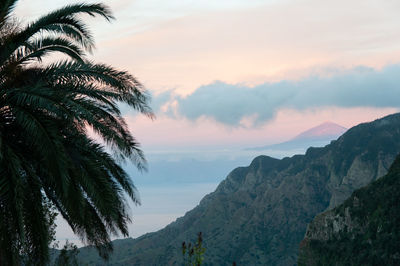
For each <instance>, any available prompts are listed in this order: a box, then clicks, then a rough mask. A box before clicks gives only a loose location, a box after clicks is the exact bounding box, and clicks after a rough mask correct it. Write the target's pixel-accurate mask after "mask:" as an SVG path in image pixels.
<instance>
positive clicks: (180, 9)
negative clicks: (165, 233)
mask: <svg viewBox="0 0 400 266" xmlns="http://www.w3.org/2000/svg"><path fill="white" fill-rule="evenodd" d="M77 2H80V1H71V0H69V1H68V0H37V1H30V0H20V1H19V3H18V6H17V9H16V12H17V14H18V16H19V17H20V18H22V21H24V22H28V21H31V20H34V19H35V18H37V17H38V16H39V15H41V14H44V13H46V12H49V11H51V10H54V9H56V8H58V7H61V6H63V5H66V4H71V3H77ZM88 2H90V1H88ZM102 2H103V3H105V4H107V5H109V6H110V7H111V8H112V10H113V11H114V15H115V17H116V20H114V21H112V23H107V22H105V21H103V20H102V19H101V18H88V19H87V23H88V24H89V26H90V27H91V29H92V30H93V33H94V36H95V39H96V43H97V49H96V50H95V51H94V54H93V55H92V57H93V59H94V60H95V61H97V62H103V63H107V64H110V65H112V66H114V67H116V68H119V69H124V70H128V71H129V72H131V73H132V74H134V75H135V76H136V77H137V78H138V79H139V80H140V81H141V82H142V83H143V84H144V85H145V87H146V88H147V89H148V90H149V92H150V93H151V95H152V96H153V101H152V107H153V109H154V110H155V112H156V115H157V119H156V120H154V121H151V120H149V119H147V118H145V117H142V116H137V114H136V113H134V112H132V111H130V110H129V109H127V108H125V107H122V108H123V110H124V113H125V116H126V118H127V121H128V123H129V126H130V128H131V130H132V133H133V135H134V136H135V137H137V139H138V140H139V141H140V142H141V143H142V146H143V149H144V151H145V152H148V153H150V154H151V152H155V151H176V150H190V149H198V148H199V147H210V149H211V148H218V149H223V148H246V147H252V146H257V145H259V146H260V145H261V146H262V145H265V144H270V143H276V142H280V141H285V140H287V139H290V138H291V137H293V136H295V135H297V134H298V133H300V132H301V131H304V130H306V129H308V128H311V127H313V126H316V125H318V124H320V123H322V122H325V121H332V122H335V123H337V124H340V125H342V126H344V127H347V128H349V127H351V126H354V125H356V124H358V123H360V122H366V121H371V120H373V119H376V118H379V117H382V116H384V115H386V114H390V113H394V112H396V111H397V110H399V107H400V15H399V14H400V1H398V0H385V1H382V0H353V1H348V0H326V1H320V0H251V1H249V0H218V1H205V0H196V1H195V0H170V1H165V0H105V1H102ZM207 189H209V187H207ZM143 191H146V188H145V189H143ZM153 193H155V192H154V191H153ZM201 196H202V195H200V194H199V195H198V196H197V198H196V199H195V200H192V201H196V200H198V199H200V198H201ZM174 215H175V214H174ZM139 220H140V219H139ZM166 220H168V219H166ZM168 221H169V220H168Z"/></svg>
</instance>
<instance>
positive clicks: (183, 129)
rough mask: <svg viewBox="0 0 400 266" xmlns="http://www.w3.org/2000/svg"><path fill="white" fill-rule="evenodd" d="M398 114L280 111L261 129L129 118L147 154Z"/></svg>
mask: <svg viewBox="0 0 400 266" xmlns="http://www.w3.org/2000/svg"><path fill="white" fill-rule="evenodd" d="M396 111H398V110H397V109H394V108H381V109H378V108H330V107H327V108H322V109H309V110H306V111H303V112H298V111H295V110H289V109H285V110H280V111H279V112H278V113H277V115H276V117H275V118H274V119H273V120H272V121H271V122H270V123H268V124H265V125H264V126H262V127H258V128H245V127H240V128H231V127H226V126H223V125H221V124H218V123H216V122H215V121H212V120H210V119H205V118H201V119H200V120H198V121H197V122H191V121H188V120H186V119H171V118H168V117H165V116H160V117H158V118H157V119H156V120H155V121H151V120H149V119H146V118H145V117H141V116H135V117H132V116H128V117H127V122H128V125H129V128H130V129H131V131H132V133H133V135H134V136H135V137H137V139H138V140H139V142H141V143H142V145H143V149H144V151H146V150H154V149H161V150H162V149H171V148H172V149H175V150H179V149H183V148H187V147H189V148H190V147H192V148H193V147H202V146H205V147H215V148H223V147H226V148H229V147H252V146H254V145H265V144H272V143H278V142H282V141H286V140H289V139H290V138H292V137H294V136H296V135H297V134H299V133H300V132H302V131H305V130H307V129H309V128H311V127H314V126H316V125H318V124H320V123H323V122H326V121H331V122H335V123H337V124H340V125H342V126H344V127H346V128H350V127H352V126H355V125H357V124H359V123H362V122H367V121H372V120H374V119H377V118H380V117H383V116H385V115H388V114H391V113H395V112H396Z"/></svg>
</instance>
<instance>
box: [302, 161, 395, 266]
mask: <svg viewBox="0 0 400 266" xmlns="http://www.w3.org/2000/svg"><path fill="white" fill-rule="evenodd" d="M399 201H400V157H397V159H396V161H395V162H394V163H393V165H392V167H391V168H390V171H389V173H388V174H387V175H386V176H384V177H382V178H380V179H379V180H377V181H375V182H373V183H371V184H370V185H368V186H366V187H364V188H362V189H359V190H356V191H355V192H354V193H353V194H352V196H351V197H350V198H349V199H347V200H346V201H345V202H344V203H343V204H341V205H340V206H338V207H336V208H335V209H333V210H330V211H327V212H325V213H322V214H320V215H318V216H316V217H315V219H314V220H313V221H312V222H311V223H310V224H309V225H308V228H307V232H306V235H305V238H304V240H303V241H302V242H301V244H300V255H299V265H307V266H308V265H310V266H312V265H400V204H399Z"/></svg>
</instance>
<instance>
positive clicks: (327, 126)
mask: <svg viewBox="0 0 400 266" xmlns="http://www.w3.org/2000/svg"><path fill="white" fill-rule="evenodd" d="M346 131H347V128H345V127H342V126H341V125H338V124H336V123H333V122H329V121H327V122H324V123H322V124H320V125H318V126H315V127H313V128H310V129H308V130H306V131H304V132H302V133H300V134H299V135H297V136H296V137H294V138H293V140H306V139H315V138H327V137H332V136H334V137H337V136H340V135H342V134H343V133H344V132H346Z"/></svg>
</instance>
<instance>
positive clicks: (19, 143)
mask: <svg viewBox="0 0 400 266" xmlns="http://www.w3.org/2000/svg"><path fill="white" fill-rule="evenodd" d="M16 3H17V0H4V1H1V3H0V265H18V264H20V263H21V261H22V260H24V259H27V258H28V259H29V262H30V263H31V264H35V265H44V264H46V263H47V262H48V252H49V248H48V246H49V245H48V243H49V240H50V238H51V236H50V235H51V234H50V233H49V226H51V225H50V222H51V221H50V220H51V218H50V217H49V211H48V208H47V207H46V206H47V205H46V202H47V201H48V202H50V204H51V205H53V206H55V208H56V209H57V211H58V212H59V213H60V214H61V215H62V217H63V218H64V219H65V220H66V221H67V222H68V223H69V225H70V226H71V228H72V230H73V231H74V232H75V233H76V234H77V235H79V236H80V237H81V238H82V240H83V241H85V243H87V244H91V245H95V246H96V247H97V248H98V249H99V252H100V254H101V255H102V256H103V257H105V258H106V257H107V255H108V252H109V251H110V250H112V246H111V244H110V236H111V235H112V234H118V233H122V234H123V235H127V234H128V229H127V223H128V222H129V221H130V217H129V215H128V213H127V204H126V202H125V196H124V195H125V194H127V195H129V196H130V198H131V199H132V200H133V201H134V202H136V203H138V198H137V196H136V194H135V188H134V186H133V183H132V181H131V179H130V177H129V176H128V175H127V173H126V172H125V171H124V170H123V169H122V168H121V166H120V165H119V163H120V160H125V159H130V160H132V161H133V162H134V163H135V165H136V166H137V167H138V168H139V169H145V167H146V161H145V159H144V156H143V153H142V151H141V150H140V148H139V144H138V142H137V141H136V140H135V138H134V137H133V136H132V135H131V133H130V132H129V131H128V127H127V124H126V123H125V121H124V119H123V117H122V116H121V112H120V110H119V107H118V105H117V104H118V102H123V103H126V104H128V105H129V106H131V107H132V108H133V109H135V110H137V111H139V112H141V113H142V114H145V115H147V116H148V117H150V118H152V117H153V113H152V110H151V108H150V107H149V105H148V103H149V96H148V94H147V93H146V91H145V89H144V88H143V87H142V85H141V84H140V83H139V82H138V81H137V80H136V79H135V78H134V77H133V76H132V75H130V74H129V73H127V72H124V71H118V70H115V69H114V68H112V67H110V66H107V65H104V64H96V63H94V62H90V61H88V60H87V59H86V53H87V52H90V51H91V50H92V49H93V46H94V42H93V38H92V35H91V33H90V31H89V30H88V28H87V26H86V25H85V23H84V22H83V20H82V17H81V15H82V14H87V15H90V16H102V17H103V18H105V19H107V20H111V19H113V17H112V15H111V12H110V10H109V8H108V7H106V6H104V5H103V4H75V5H68V6H65V7H63V8H61V9H58V10H56V11H54V12H51V13H49V14H47V15H45V16H43V17H41V18H39V19H38V20H36V21H34V22H32V23H30V24H28V25H25V26H23V25H22V23H17V22H16V19H15V18H13V16H12V11H13V9H14V7H15V5H16ZM55 52H56V53H57V52H58V53H61V54H63V55H64V57H66V59H64V60H63V61H57V62H53V63H46V64H44V63H43V62H42V59H43V58H44V57H45V56H47V55H49V54H52V53H55ZM88 130H93V131H94V132H95V133H96V134H97V135H98V136H99V137H100V139H101V140H102V143H104V144H100V143H98V142H96V141H94V140H93V139H92V138H91V137H90V136H89V135H88ZM106 146H107V147H109V148H110V150H111V151H112V155H110V154H109V153H107V152H106V150H105V147H106Z"/></svg>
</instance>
